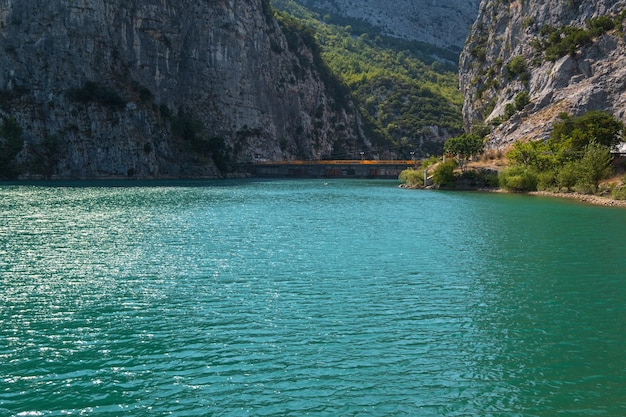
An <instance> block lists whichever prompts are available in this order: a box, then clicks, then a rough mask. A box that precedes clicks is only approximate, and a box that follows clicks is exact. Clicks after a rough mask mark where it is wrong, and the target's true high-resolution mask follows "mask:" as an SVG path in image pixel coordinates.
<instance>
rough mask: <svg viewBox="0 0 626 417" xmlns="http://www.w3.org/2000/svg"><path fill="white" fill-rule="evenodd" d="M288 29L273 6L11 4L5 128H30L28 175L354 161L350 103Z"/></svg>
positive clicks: (249, 2)
mask: <svg viewBox="0 0 626 417" xmlns="http://www.w3.org/2000/svg"><path fill="white" fill-rule="evenodd" d="M288 35H289V37H287V36H285V33H284V32H283V30H282V29H281V27H280V26H279V24H278V23H277V22H276V20H275V19H274V17H273V14H272V11H271V10H270V9H269V6H268V2H267V1H266V0H246V1H237V0H215V1H210V2H198V1H191V0H177V1H170V0H141V1H139V0H106V1H104V0H71V1H70V0H50V1H47V2H40V1H37V0H0V51H1V52H0V116H1V118H0V120H5V122H6V121H7V120H11V121H13V122H17V124H18V125H19V126H20V128H21V129H22V132H23V134H22V137H23V139H24V147H23V148H22V150H21V151H20V153H19V154H18V156H17V159H18V162H19V163H20V164H21V165H20V167H21V168H20V169H21V172H22V174H23V176H28V175H43V176H49V177H59V178H69V177H77V178H88V177H91V178H94V177H100V178H101V177H127V176H131V177H183V176H184V177H190V176H208V177H211V176H220V175H221V173H222V172H224V170H227V169H228V168H229V167H230V168H231V169H232V167H233V166H234V164H235V163H238V162H250V161H253V160H256V159H271V160H279V159H289V158H320V157H323V156H325V155H330V154H331V153H332V152H333V150H334V148H336V147H341V148H342V149H344V150H345V149H350V150H352V151H353V152H354V153H355V154H356V153H357V151H358V150H360V149H361V148H363V147H367V144H366V143H364V139H363V137H362V134H361V133H360V128H359V126H360V124H359V123H360V122H359V120H358V114H357V112H356V110H355V108H354V106H353V104H352V103H351V102H350V101H349V100H348V99H346V98H345V96H344V95H343V92H341V91H340V90H338V89H337V88H333V85H332V83H329V78H328V76H327V75H326V73H325V72H324V69H323V68H322V67H320V64H319V62H317V60H316V57H315V54H314V53H313V51H312V49H311V48H310V47H309V46H308V45H307V44H306V43H305V42H304V41H303V40H302V38H299V37H298V36H296V35H295V34H294V33H290V34H288ZM331 81H332V80H331ZM0 133H1V131H0ZM0 141H2V139H0Z"/></svg>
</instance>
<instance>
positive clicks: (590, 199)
mask: <svg viewBox="0 0 626 417" xmlns="http://www.w3.org/2000/svg"><path fill="white" fill-rule="evenodd" d="M528 194H529V195H537V196H542V197H558V198H569V199H573V200H578V201H581V202H583V203H587V204H593V205H596V206H607V207H626V200H614V199H612V198H609V197H602V196H597V195H590V194H581V193H553V192H549V191H532V192H529V193H528Z"/></svg>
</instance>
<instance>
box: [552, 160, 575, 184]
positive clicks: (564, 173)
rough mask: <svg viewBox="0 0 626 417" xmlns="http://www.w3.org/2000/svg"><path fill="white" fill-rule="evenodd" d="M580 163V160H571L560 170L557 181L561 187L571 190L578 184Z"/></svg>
mask: <svg viewBox="0 0 626 417" xmlns="http://www.w3.org/2000/svg"><path fill="white" fill-rule="evenodd" d="M579 165H580V164H579V163H578V161H570V162H568V163H566V164H565V165H563V166H562V167H561V168H560V169H559V170H558V172H557V175H556V181H557V184H558V186H559V188H565V189H567V190H568V191H570V190H571V189H572V187H574V186H575V185H576V183H577V182H578V175H579V171H580V166H579Z"/></svg>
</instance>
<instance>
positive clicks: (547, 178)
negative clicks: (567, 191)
mask: <svg viewBox="0 0 626 417" xmlns="http://www.w3.org/2000/svg"><path fill="white" fill-rule="evenodd" d="M556 176H557V171H555V170H548V171H542V172H538V173H537V190H539V191H547V190H552V189H556V188H557V179H556Z"/></svg>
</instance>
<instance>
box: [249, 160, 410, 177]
mask: <svg viewBox="0 0 626 417" xmlns="http://www.w3.org/2000/svg"><path fill="white" fill-rule="evenodd" d="M415 165H416V162H415V161H413V160H317V161H302V160H297V161H259V162H256V163H255V164H253V167H252V168H253V171H254V172H253V173H254V175H256V176H259V177H294V178H389V179H395V178H398V175H399V174H400V172H402V171H403V170H405V169H407V168H410V167H413V166H415Z"/></svg>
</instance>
